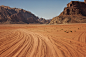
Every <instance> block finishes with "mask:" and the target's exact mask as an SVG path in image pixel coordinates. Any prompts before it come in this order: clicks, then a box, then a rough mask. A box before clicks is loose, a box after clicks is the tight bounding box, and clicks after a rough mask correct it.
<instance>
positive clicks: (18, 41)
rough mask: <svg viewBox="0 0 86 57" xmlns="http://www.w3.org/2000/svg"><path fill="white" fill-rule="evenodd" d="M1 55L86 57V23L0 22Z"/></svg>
mask: <svg viewBox="0 0 86 57" xmlns="http://www.w3.org/2000/svg"><path fill="white" fill-rule="evenodd" d="M0 57H86V24H69V25H38V24H37V25H34V24H33V25H27V24H18V25H17V24H15V25H14V24H11V25H9V24H8V25H5V24H4V25H0Z"/></svg>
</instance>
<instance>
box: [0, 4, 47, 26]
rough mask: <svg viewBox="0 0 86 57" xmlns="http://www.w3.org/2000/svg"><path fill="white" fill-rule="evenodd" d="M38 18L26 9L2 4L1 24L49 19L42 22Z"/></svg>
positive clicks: (27, 22)
mask: <svg viewBox="0 0 86 57" xmlns="http://www.w3.org/2000/svg"><path fill="white" fill-rule="evenodd" d="M38 20H39V18H38V17H37V16H35V15H34V14H32V13H31V12H29V11H26V10H24V9H19V8H10V7H8V6H4V5H2V6H0V24H25V23H26V24H29V23H47V21H45V22H40V21H38ZM48 23H49V22H48Z"/></svg>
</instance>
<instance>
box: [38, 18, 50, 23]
mask: <svg viewBox="0 0 86 57" xmlns="http://www.w3.org/2000/svg"><path fill="white" fill-rule="evenodd" d="M38 21H39V22H40V23H41V24H48V23H50V21H51V19H48V20H46V19H44V18H39V19H38Z"/></svg>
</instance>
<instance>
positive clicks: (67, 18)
mask: <svg viewBox="0 0 86 57" xmlns="http://www.w3.org/2000/svg"><path fill="white" fill-rule="evenodd" d="M66 23H86V2H79V1H71V2H70V3H68V4H67V7H65V8H64V11H63V12H62V13H61V14H60V15H59V16H57V17H54V18H53V19H52V20H51V22H50V24H66Z"/></svg>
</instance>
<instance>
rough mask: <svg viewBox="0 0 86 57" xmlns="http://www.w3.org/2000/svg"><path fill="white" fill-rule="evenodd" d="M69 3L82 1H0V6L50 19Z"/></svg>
mask: <svg viewBox="0 0 86 57" xmlns="http://www.w3.org/2000/svg"><path fill="white" fill-rule="evenodd" d="M70 1H81V2H83V1H84V0H0V6H1V5H4V6H9V7H12V8H13V7H16V8H21V9H24V10H27V11H30V12H31V13H33V14H34V15H36V16H38V17H39V18H45V19H52V18H53V17H56V16H58V15H59V14H60V13H61V12H62V11H63V10H64V8H65V7H66V6H67V4H68V3H69V2H70Z"/></svg>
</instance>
